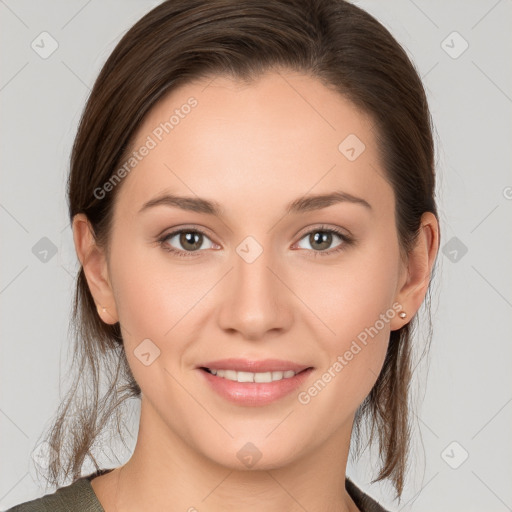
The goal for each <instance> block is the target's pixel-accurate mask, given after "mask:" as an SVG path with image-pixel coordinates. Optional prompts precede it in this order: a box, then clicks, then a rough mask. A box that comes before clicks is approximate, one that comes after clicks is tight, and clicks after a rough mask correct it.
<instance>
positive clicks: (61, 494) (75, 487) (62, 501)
mask: <svg viewBox="0 0 512 512" xmlns="http://www.w3.org/2000/svg"><path fill="white" fill-rule="evenodd" d="M89 478H90V475H89V476H87V477H82V478H79V479H78V480H75V481H74V482H73V483H72V484H70V485H67V486H65V487H60V488H58V489H57V490H56V491H55V492H53V493H52V494H46V495H45V496H42V497H41V498H37V499H35V500H31V501H26V502H24V503H20V504H19V505H16V506H14V507H13V508H10V509H9V510H7V512H105V511H104V510H103V508H102V507H101V505H100V504H99V502H98V500H97V499H96V496H95V495H94V491H93V490H92V487H91V483H90V480H89Z"/></svg>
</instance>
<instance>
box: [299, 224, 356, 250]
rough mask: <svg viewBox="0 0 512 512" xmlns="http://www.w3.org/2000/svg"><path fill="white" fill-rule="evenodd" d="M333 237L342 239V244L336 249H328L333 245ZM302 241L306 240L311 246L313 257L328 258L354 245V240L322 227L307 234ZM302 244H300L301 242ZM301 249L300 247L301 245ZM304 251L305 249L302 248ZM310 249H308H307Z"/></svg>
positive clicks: (334, 230) (333, 229) (341, 233)
mask: <svg viewBox="0 0 512 512" xmlns="http://www.w3.org/2000/svg"><path fill="white" fill-rule="evenodd" d="M333 236H334V237H335V238H336V237H337V238H339V239H341V242H340V243H339V244H338V245H336V246H335V247H334V249H330V250H326V249H328V248H329V247H330V246H331V245H332V243H333ZM302 240H306V242H307V243H308V244H309V245H310V247H311V248H312V250H313V256H327V255H331V254H334V253H337V252H339V251H342V250H344V249H345V248H346V247H347V246H349V245H351V244H353V243H354V239H353V238H352V237H351V236H349V235H347V234H345V233H343V232H341V231H340V230H338V229H335V228H327V227H325V226H320V227H318V228H316V229H314V230H312V231H309V232H308V233H306V236H304V237H302V238H301V241H302ZM299 244H300V242H299ZM299 247H300V245H299ZM300 248H301V249H303V248H304V247H300ZM305 248H306V249H308V247H305Z"/></svg>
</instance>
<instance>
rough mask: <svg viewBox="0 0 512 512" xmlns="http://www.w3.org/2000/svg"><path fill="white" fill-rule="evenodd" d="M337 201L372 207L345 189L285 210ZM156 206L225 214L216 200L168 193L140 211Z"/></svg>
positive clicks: (310, 208) (290, 211) (301, 201)
mask: <svg viewBox="0 0 512 512" xmlns="http://www.w3.org/2000/svg"><path fill="white" fill-rule="evenodd" d="M337 203H352V204H359V205H361V206H364V207H365V208H366V209H368V210H371V209H372V207H371V205H370V204H369V203H368V202H367V201H365V200H364V199H362V198H361V197H356V196H354V195H352V194H349V193H347V192H343V191H336V192H332V193H329V194H317V195H308V196H303V197H299V198H298V199H295V200H294V201H292V202H291V203H289V204H288V205H287V206H286V209H285V212H286V214H287V215H288V214H293V213H302V212H308V211H314V210H321V209H323V208H327V207H329V206H332V205H333V204H337ZM155 206H169V207H175V208H180V209H182V210H187V211H192V212H197V213H205V214H207V215H214V216H216V217H222V216H223V209H222V207H221V205H220V204H219V203H217V202H216V201H210V200H208V199H203V198H200V197H184V196H177V195H174V194H167V193H166V194H163V195H160V196H157V197H155V198H153V199H150V200H149V201H147V202H146V203H144V204H143V205H142V208H141V209H140V210H139V213H142V212H144V211H146V210H148V209H149V208H153V207H155Z"/></svg>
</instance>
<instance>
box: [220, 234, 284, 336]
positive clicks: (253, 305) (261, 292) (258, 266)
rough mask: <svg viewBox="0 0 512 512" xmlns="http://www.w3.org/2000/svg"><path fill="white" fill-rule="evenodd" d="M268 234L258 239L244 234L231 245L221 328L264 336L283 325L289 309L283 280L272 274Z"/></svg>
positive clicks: (244, 334) (271, 256) (247, 334)
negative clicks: (238, 241) (233, 246)
mask: <svg viewBox="0 0 512 512" xmlns="http://www.w3.org/2000/svg"><path fill="white" fill-rule="evenodd" d="M269 239H270V237H266V238H265V239H264V240H262V243H260V241H259V240H257V239H256V237H255V236H247V237H246V238H244V239H243V240H242V241H241V242H240V243H239V244H238V246H236V248H235V251H236V252H235V253H234V254H233V266H234V268H233V271H232V272H230V275H231V278H230V279H229V285H228V290H227V293H226V300H225V301H223V304H222V311H221V315H220V321H221V326H222V327H223V328H224V329H235V330H237V331H239V332H240V333H241V334H242V335H243V336H244V337H246V338H253V339H254V338H258V337H261V336H264V334H265V332H266V331H268V330H271V329H279V328H283V327H285V326H286V324H287V322H288V321H289V319H290V318H289V310H288V308H287V305H286V300H287V299H286V296H285V295H286V293H285V291H284V290H283V289H282V288H283V284H282V283H281V282H280V280H279V279H278V278H277V277H276V275H275V273H276V271H275V269H274V267H276V266H278V265H277V262H275V261H274V259H275V258H274V257H273V255H274V251H272V249H271V247H270V246H269V245H268V244H269Z"/></svg>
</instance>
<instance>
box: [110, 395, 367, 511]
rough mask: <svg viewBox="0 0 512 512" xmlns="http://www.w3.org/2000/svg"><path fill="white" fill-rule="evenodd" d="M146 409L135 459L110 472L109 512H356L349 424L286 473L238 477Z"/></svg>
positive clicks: (240, 473)
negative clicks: (349, 472) (349, 482)
mask: <svg viewBox="0 0 512 512" xmlns="http://www.w3.org/2000/svg"><path fill="white" fill-rule="evenodd" d="M149 409H150V406H149V405H148V404H144V400H143V404H142V408H141V422H140V428H139V434H138V438H137V444H136V447H135V450H134V453H133V455H132V457H131V458H130V460H129V461H128V462H127V463H126V464H125V465H123V466H122V467H120V468H118V469H116V470H115V471H116V472H117V475H116V476H117V478H116V481H117V483H116V488H115V500H114V501H115V507H113V508H114V512H132V511H136V510H145V511H147V512H153V511H161V510H166V509H167V510H168V509H170V508H172V509H173V510H186V511H189V512H196V511H208V512H221V511H222V512H230V511H238V510H240V509H243V510H244V512H253V511H254V512H256V511H261V510H265V511H266V512H274V511H275V512H277V511H282V510H287V511H290V512H299V511H300V512H303V511H304V510H308V511H309V512H317V511H318V512H320V511H322V512H357V511H358V509H357V507H356V506H355V504H354V502H353V501H352V499H351V498H350V496H349V495H348V493H347V492H346V490H345V469H346V462H347V458H348V447H349V443H350V432H351V424H350V425H348V429H347V431H344V432H343V433H341V434H340V433H336V434H335V435H333V436H332V440H331V441H330V442H329V443H327V444H326V443H324V445H323V446H318V447H312V448H311V450H310V451H308V452H306V453H304V455H303V456H302V457H301V458H299V459H294V461H293V462H291V463H289V464H287V465H284V466H283V465H280V466H279V467H263V469H244V470H240V469H236V468H235V469H233V468H230V467H226V466H222V465H219V464H217V463H216V462H214V461H212V460H211V459H209V458H207V457H204V456H203V455H201V454H200V453H198V450H194V449H193V447H191V446H190V445H188V444H187V443H186V442H184V440H183V439H182V438H181V437H179V436H177V435H175V433H173V432H169V428H168V427H167V426H164V425H163V423H162V422H161V421H158V420H157V419H156V418H157V415H155V414H153V413H154V411H152V414H147V413H149V412H150V411H149ZM145 413H146V414H145ZM164 434H165V435H164ZM164 440H165V441H164ZM263 459H264V457H262V460H263ZM106 512H109V511H106Z"/></svg>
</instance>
